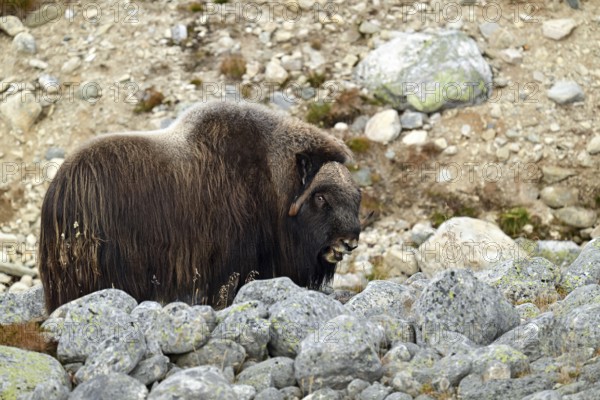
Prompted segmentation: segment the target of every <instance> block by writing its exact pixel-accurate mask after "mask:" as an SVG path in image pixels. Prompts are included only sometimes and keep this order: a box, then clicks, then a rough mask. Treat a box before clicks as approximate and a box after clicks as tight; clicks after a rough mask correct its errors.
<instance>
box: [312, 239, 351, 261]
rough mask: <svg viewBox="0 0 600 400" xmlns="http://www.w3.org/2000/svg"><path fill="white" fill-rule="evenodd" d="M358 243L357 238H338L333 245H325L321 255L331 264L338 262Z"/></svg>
mask: <svg viewBox="0 0 600 400" xmlns="http://www.w3.org/2000/svg"><path fill="white" fill-rule="evenodd" d="M357 245H358V240H357V239H338V240H337V241H335V242H334V243H333V244H332V245H330V246H327V247H325V249H324V250H323V251H322V253H321V257H322V258H323V259H324V260H325V261H326V262H328V263H329V264H336V263H338V262H339V261H342V258H344V254H350V253H351V252H352V250H354V249H355V248H356V246H357Z"/></svg>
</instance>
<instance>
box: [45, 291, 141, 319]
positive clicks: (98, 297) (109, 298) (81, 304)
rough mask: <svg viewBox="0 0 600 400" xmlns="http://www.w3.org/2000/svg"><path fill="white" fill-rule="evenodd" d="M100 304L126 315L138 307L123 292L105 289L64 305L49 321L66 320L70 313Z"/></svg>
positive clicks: (132, 299) (134, 301)
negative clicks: (54, 319) (55, 319)
mask: <svg viewBox="0 0 600 400" xmlns="http://www.w3.org/2000/svg"><path fill="white" fill-rule="evenodd" d="M99 304H101V305H103V306H108V307H112V308H116V309H117V310H121V311H123V312H125V313H130V312H131V311H133V309H134V308H135V307H136V306H137V305H138V304H137V301H136V300H135V299H134V298H133V297H131V296H130V295H129V294H127V293H125V292H124V291H122V290H119V289H104V290H98V291H97V292H93V293H90V294H88V295H85V296H83V297H80V298H78V299H76V300H73V301H71V302H69V303H66V304H63V305H62V306H60V307H58V308H57V309H56V310H54V312H53V313H52V314H50V317H49V319H52V318H65V317H66V316H67V315H68V314H69V312H71V311H73V310H81V309H85V308H86V307H88V306H90V305H99Z"/></svg>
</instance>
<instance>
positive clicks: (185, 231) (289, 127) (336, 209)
mask: <svg viewBox="0 0 600 400" xmlns="http://www.w3.org/2000/svg"><path fill="white" fill-rule="evenodd" d="M349 156H350V151H349V150H348V148H347V147H346V146H345V145H344V144H343V143H341V142H340V141H338V140H337V139H335V138H334V137H332V136H330V135H327V134H325V133H324V132H322V131H320V130H318V129H317V128H315V127H313V126H311V125H308V124H305V123H303V122H301V121H299V120H296V119H292V118H290V117H288V116H285V115H284V114H279V113H275V112H272V111H270V110H268V109H266V108H265V107H262V106H256V105H243V106H242V105H235V104H230V103H213V104H209V105H203V106H196V107H193V108H192V109H190V110H189V111H187V112H186V113H185V114H184V115H183V116H181V117H180V118H179V119H178V120H177V121H175V123H174V124H173V125H171V126H170V127H169V128H167V129H165V130H159V131H152V132H128V133H118V134H108V135H102V136H100V137H97V138H95V139H93V140H92V141H90V142H89V143H87V144H86V145H84V146H83V147H82V148H80V149H79V150H78V151H76V152H75V153H73V154H72V155H71V156H70V157H69V158H67V160H65V163H64V164H63V165H62V166H61V168H60V169H59V171H58V173H57V175H56V177H55V178H54V180H53V181H52V182H51V184H50V186H49V188H48V192H47V194H46V197H45V198H44V203H43V206H42V224H41V235H40V247H39V258H38V259H39V270H40V275H41V279H42V282H43V285H44V291H45V296H46V306H47V308H48V311H49V312H51V311H53V310H54V309H56V308H57V307H58V306H60V305H62V304H64V303H66V302H68V301H71V300H73V299H75V298H77V297H80V296H82V295H85V294H88V293H91V292H93V291H96V290H99V289H104V288H111V287H114V288H119V289H123V290H125V291H126V292H128V293H129V294H131V295H132V296H133V297H135V298H136V299H137V300H138V301H142V300H156V301H160V302H171V301H175V300H180V301H185V302H188V303H194V304H196V303H208V304H213V305H215V304H216V303H217V300H218V291H219V288H220V287H221V286H223V285H225V284H226V283H227V282H228V279H229V277H230V276H232V275H235V273H237V274H239V275H238V276H239V280H238V282H244V281H245V280H246V278H247V277H248V275H249V274H254V275H256V273H258V275H257V276H256V278H257V279H267V278H272V277H276V276H289V277H290V278H291V279H292V280H294V281H295V282H296V283H298V284H299V285H303V286H308V287H312V288H316V287H319V286H321V285H322V284H323V283H324V282H326V281H328V280H330V279H331V278H332V277H333V272H334V270H335V263H336V262H337V261H339V259H341V253H347V252H349V251H350V250H352V249H353V248H354V247H355V241H356V239H357V238H358V234H359V232H360V225H359V221H358V208H359V203H360V193H359V191H358V189H357V187H356V186H355V184H354V183H353V182H352V180H351V179H350V176H349V174H348V171H347V170H346V168H345V167H343V166H342V165H341V164H339V163H341V162H344V161H346V160H347V158H348V157H349ZM292 211H293V212H292ZM253 271H255V272H253ZM236 286H238V284H236ZM236 289H237V288H236Z"/></svg>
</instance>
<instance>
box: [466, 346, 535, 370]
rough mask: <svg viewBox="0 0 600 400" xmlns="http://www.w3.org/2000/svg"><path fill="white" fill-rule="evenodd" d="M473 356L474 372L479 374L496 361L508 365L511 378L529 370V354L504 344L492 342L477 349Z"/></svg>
mask: <svg viewBox="0 0 600 400" xmlns="http://www.w3.org/2000/svg"><path fill="white" fill-rule="evenodd" d="M472 357H473V364H472V372H474V373H477V374H483V373H484V372H485V370H486V369H487V368H488V367H489V366H490V365H491V364H492V363H494V362H500V363H502V364H505V365H506V366H507V367H508V369H509V371H510V375H509V378H511V377H512V378H515V377H517V376H520V375H523V374H525V373H526V372H528V371H529V361H528V359H527V356H526V355H525V354H523V353H521V352H520V351H518V350H516V349H514V348H512V347H510V346H508V345H504V344H499V345H498V344H491V345H489V346H486V347H482V348H480V349H477V350H475V351H474V352H473V353H472Z"/></svg>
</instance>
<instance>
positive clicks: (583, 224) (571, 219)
mask: <svg viewBox="0 0 600 400" xmlns="http://www.w3.org/2000/svg"><path fill="white" fill-rule="evenodd" d="M554 214H555V215H556V218H558V219H559V220H560V221H562V222H564V223H565V224H567V225H569V226H572V227H575V228H590V227H593V226H594V224H595V223H596V220H597V218H598V216H597V214H596V211H595V210H590V209H587V208H583V207H577V206H570V207H564V208H561V209H560V210H556V212H555V213H554Z"/></svg>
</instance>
